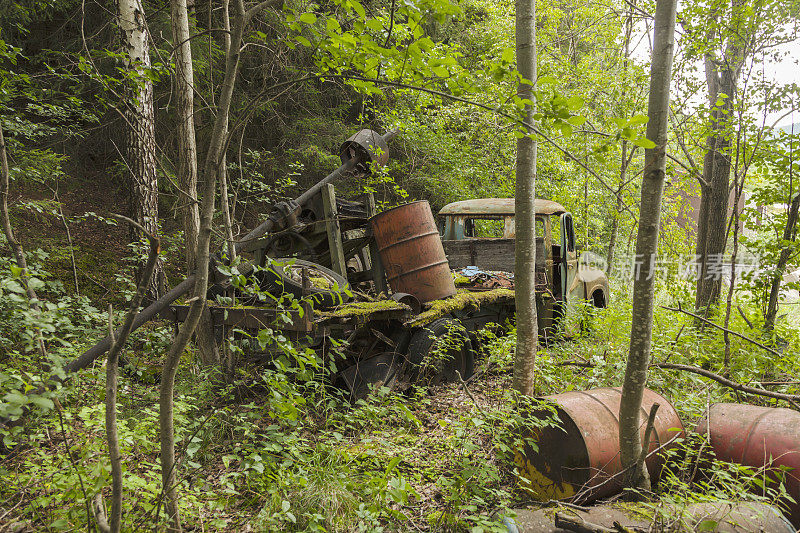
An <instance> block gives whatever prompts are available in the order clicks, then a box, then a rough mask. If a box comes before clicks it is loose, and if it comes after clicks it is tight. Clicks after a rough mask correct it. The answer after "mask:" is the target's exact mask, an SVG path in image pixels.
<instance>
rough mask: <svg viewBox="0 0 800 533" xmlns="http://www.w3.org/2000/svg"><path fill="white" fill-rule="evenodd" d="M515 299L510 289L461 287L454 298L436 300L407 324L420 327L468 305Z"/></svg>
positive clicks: (476, 305) (475, 306)
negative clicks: (489, 289) (481, 289)
mask: <svg viewBox="0 0 800 533" xmlns="http://www.w3.org/2000/svg"><path fill="white" fill-rule="evenodd" d="M513 300H514V291H512V290H510V289H493V290H491V291H469V290H466V289H460V290H459V291H458V293H457V294H456V295H455V296H453V297H452V298H445V299H442V300H434V301H433V302H431V303H430V304H428V309H427V310H425V311H423V312H422V313H420V314H419V315H417V316H415V317H414V318H412V319H411V320H409V321H408V322H406V323H405V326H407V327H412V328H419V327H422V326H424V325H426V324H429V323H431V322H433V321H434V320H436V319H437V318H441V317H443V316H445V315H447V314H449V313H452V312H454V311H460V310H461V309H465V308H467V307H474V308H479V307H481V306H482V305H487V304H493V303H499V302H508V301H513Z"/></svg>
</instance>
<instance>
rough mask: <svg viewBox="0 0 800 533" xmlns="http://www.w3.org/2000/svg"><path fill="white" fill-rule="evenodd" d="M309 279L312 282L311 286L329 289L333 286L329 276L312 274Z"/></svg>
mask: <svg viewBox="0 0 800 533" xmlns="http://www.w3.org/2000/svg"><path fill="white" fill-rule="evenodd" d="M308 281H310V282H311V286H312V287H314V288H315V289H322V290H328V289H330V288H331V286H332V285H331V282H330V280H329V279H328V278H323V277H313V276H312V277H309V278H308Z"/></svg>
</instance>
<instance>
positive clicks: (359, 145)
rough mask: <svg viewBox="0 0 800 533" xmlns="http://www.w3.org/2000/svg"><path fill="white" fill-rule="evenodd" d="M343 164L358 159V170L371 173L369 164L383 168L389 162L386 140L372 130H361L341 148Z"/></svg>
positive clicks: (340, 153)
mask: <svg viewBox="0 0 800 533" xmlns="http://www.w3.org/2000/svg"><path fill="white" fill-rule="evenodd" d="M339 155H340V157H341V159H342V164H345V163H347V162H348V161H350V160H351V159H358V160H359V162H358V164H357V165H356V168H357V169H359V170H362V171H366V172H369V170H370V168H369V163H370V162H372V163H373V164H375V165H376V166H379V167H382V166H384V165H385V164H386V162H387V161H389V145H388V144H387V142H386V139H384V137H382V136H381V134H380V133H377V132H375V131H372V130H361V131H359V132H358V133H356V134H355V135H353V136H352V137H350V138H349V139H347V140H346V141H345V142H344V143H342V146H341V147H340V148H339Z"/></svg>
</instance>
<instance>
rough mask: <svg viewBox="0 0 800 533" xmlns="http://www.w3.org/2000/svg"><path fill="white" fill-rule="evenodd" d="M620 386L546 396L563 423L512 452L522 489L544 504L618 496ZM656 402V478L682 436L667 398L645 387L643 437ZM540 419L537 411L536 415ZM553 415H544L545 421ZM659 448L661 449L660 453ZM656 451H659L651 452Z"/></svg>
mask: <svg viewBox="0 0 800 533" xmlns="http://www.w3.org/2000/svg"><path fill="white" fill-rule="evenodd" d="M621 398H622V389H620V388H613V389H612V388H602V389H592V390H588V391H573V392H565V393H563V394H556V395H553V396H545V397H544V399H545V400H549V401H550V402H551V403H553V404H555V407H556V413H557V415H558V417H559V419H560V420H561V423H560V424H557V425H556V426H554V427H544V428H541V429H538V430H536V431H535V432H534V433H533V434H528V435H525V437H527V439H525V441H526V443H525V445H524V447H523V448H522V449H520V450H516V451H515V453H514V462H515V463H516V466H517V471H518V472H519V474H520V476H521V478H522V482H521V488H522V489H523V490H525V491H526V492H528V493H529V494H531V496H533V497H534V498H535V499H537V500H540V501H549V500H572V501H576V502H578V503H586V502H590V501H592V500H596V499H598V498H603V497H606V496H610V495H612V494H616V493H618V492H620V491H621V490H622V488H623V482H624V472H622V463H621V460H620V456H619V448H620V446H619V405H620V399H621ZM654 403H657V404H659V409H658V411H657V414H656V418H655V423H654V425H653V429H654V431H653V432H652V433H651V437H650V446H649V451H648V457H647V460H646V465H647V471H648V473H649V474H650V479H651V480H653V481H655V480H657V479H658V477H659V475H660V473H661V469H662V467H663V466H664V459H663V456H662V453H661V451H664V450H666V449H668V448H670V447H671V446H673V445H674V444H676V443H677V440H678V438H680V437H683V436H684V429H683V424H682V423H681V419H680V418H679V417H678V412H677V411H676V410H675V408H674V407H673V406H672V404H670V403H669V401H667V400H666V399H665V398H664V397H662V396H660V395H659V394H656V393H655V392H653V391H651V390H649V389H645V391H644V397H643V398H642V411H641V417H640V420H641V436H640V438H641V439H642V440H644V433H645V429H646V425H647V417H648V416H649V414H650V408H651V407H652V406H653V404H654ZM534 415H535V416H539V414H538V413H534ZM551 416H552V413H551V412H547V411H544V410H543V411H542V413H541V417H542V418H545V417H551ZM656 450H659V451H658V452H656ZM653 452H656V453H653Z"/></svg>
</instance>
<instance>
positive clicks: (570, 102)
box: [566, 96, 583, 111]
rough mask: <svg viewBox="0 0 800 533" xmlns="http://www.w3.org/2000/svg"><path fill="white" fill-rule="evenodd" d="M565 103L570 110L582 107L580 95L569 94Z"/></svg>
mask: <svg viewBox="0 0 800 533" xmlns="http://www.w3.org/2000/svg"><path fill="white" fill-rule="evenodd" d="M566 104H567V108H568V109H569V110H570V111H577V110H578V109H580V108H582V107H583V98H581V97H580V96H570V97H569V98H567V102H566Z"/></svg>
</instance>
